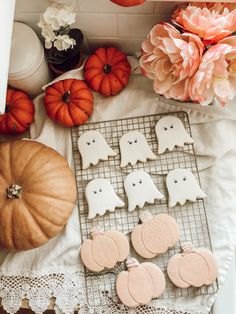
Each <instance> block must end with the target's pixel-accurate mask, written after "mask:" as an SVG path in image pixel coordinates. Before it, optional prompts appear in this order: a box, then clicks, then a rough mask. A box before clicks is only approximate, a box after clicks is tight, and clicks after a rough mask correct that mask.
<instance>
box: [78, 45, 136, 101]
mask: <svg viewBox="0 0 236 314" xmlns="http://www.w3.org/2000/svg"><path fill="white" fill-rule="evenodd" d="M130 72H131V67H130V64H129V62H128V60H127V56H126V55H125V54H124V53H123V52H121V51H119V50H118V49H116V48H113V47H110V48H98V49H97V50H96V51H95V52H94V54H92V55H91V56H90V57H89V58H88V59H87V61H86V63H85V66H84V76H85V80H86V82H87V83H88V84H89V86H90V87H91V88H92V89H93V90H94V91H95V92H99V93H100V94H102V95H103V96H111V95H113V96H114V95H116V94H118V93H119V92H120V91H121V90H122V89H123V88H124V87H125V86H126V85H127V84H128V82H129V77H130Z"/></svg>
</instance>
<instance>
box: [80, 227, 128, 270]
mask: <svg viewBox="0 0 236 314" xmlns="http://www.w3.org/2000/svg"><path fill="white" fill-rule="evenodd" d="M128 254H129V241H128V239H127V238H126V236H125V235H123V234H122V233H121V232H119V231H116V230H108V231H106V232H103V231H101V230H100V229H99V227H94V228H92V230H91V239H86V240H85V241H84V242H83V243H82V245H81V249H80V256H81V259H82V262H83V264H84V265H85V266H86V267H87V268H88V269H89V270H90V271H93V272H101V271H102V270H104V269H106V268H107V269H111V268H113V267H114V266H115V265H116V264H117V263H118V262H123V261H124V260H125V259H126V258H127V256H128Z"/></svg>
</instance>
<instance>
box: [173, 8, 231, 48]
mask: <svg viewBox="0 0 236 314" xmlns="http://www.w3.org/2000/svg"><path fill="white" fill-rule="evenodd" d="M172 18H173V22H175V23H176V24H177V25H179V26H180V27H182V28H183V29H184V30H186V31H189V32H191V33H193V34H196V35H198V36H199V37H201V38H202V39H203V40H204V43H205V44H214V43H217V42H218V41H219V40H221V39H223V38H225V37H227V36H229V35H231V34H232V33H233V32H235V31H236V5H235V3H234V4H225V3H208V4H206V3H197V4H189V5H188V6H186V7H184V6H182V7H180V8H179V9H177V10H175V11H174V13H173V16H172Z"/></svg>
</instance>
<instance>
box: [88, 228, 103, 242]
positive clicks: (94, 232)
mask: <svg viewBox="0 0 236 314" xmlns="http://www.w3.org/2000/svg"><path fill="white" fill-rule="evenodd" d="M90 234H91V237H92V239H94V238H96V237H97V236H99V235H102V234H104V232H103V231H101V230H100V227H98V226H97V227H93V228H92V229H91V230H90Z"/></svg>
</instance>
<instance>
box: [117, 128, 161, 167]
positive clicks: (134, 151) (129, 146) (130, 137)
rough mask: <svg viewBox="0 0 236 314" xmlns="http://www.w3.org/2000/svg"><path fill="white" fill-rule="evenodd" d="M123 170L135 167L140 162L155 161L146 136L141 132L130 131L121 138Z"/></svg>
mask: <svg viewBox="0 0 236 314" xmlns="http://www.w3.org/2000/svg"><path fill="white" fill-rule="evenodd" d="M120 153H121V164H120V166H121V168H123V167H126V166H127V165H128V164H131V165H132V166H134V165H135V164H136V163H137V162H138V161H141V162H146V161H147V160H155V159H156V156H155V155H154V154H153V152H152V150H151V148H150V147H149V146H148V143H147V140H146V138H145V136H144V135H143V134H142V133H140V132H139V131H130V132H128V133H125V134H124V135H123V136H122V137H121V138H120Z"/></svg>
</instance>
